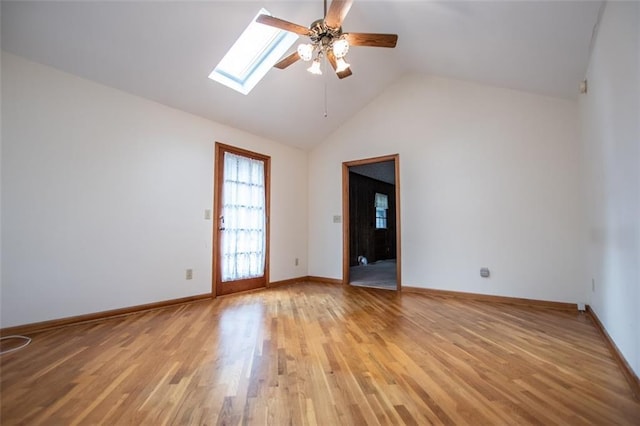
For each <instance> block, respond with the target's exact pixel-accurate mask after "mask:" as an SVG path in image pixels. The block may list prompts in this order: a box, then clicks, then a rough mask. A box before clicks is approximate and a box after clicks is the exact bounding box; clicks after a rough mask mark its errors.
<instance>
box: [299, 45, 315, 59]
mask: <svg viewBox="0 0 640 426" xmlns="http://www.w3.org/2000/svg"><path fill="white" fill-rule="evenodd" d="M298 55H299V56H300V59H302V60H303V61H305V62H307V61H310V60H311V58H312V57H313V46H312V45H310V44H304V43H303V44H300V45H299V46H298Z"/></svg>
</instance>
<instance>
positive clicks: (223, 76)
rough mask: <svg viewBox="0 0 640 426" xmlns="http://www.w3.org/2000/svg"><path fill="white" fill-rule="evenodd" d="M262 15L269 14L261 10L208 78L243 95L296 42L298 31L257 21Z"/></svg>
mask: <svg viewBox="0 0 640 426" xmlns="http://www.w3.org/2000/svg"><path fill="white" fill-rule="evenodd" d="M262 14H264V15H269V16H271V13H269V11H267V10H266V9H264V8H263V9H260V12H258V14H257V15H256V16H255V17H254V18H253V19H252V20H251V23H250V24H249V26H248V27H247V28H246V29H245V30H244V32H243V33H242V34H241V35H240V37H239V38H238V40H236V42H235V43H234V44H233V46H231V49H229V51H228V52H227V54H226V55H224V58H222V60H221V61H220V63H219V64H218V65H217V66H216V67H215V69H214V70H213V71H212V72H211V74H209V78H210V79H212V80H215V81H217V82H218V83H221V84H224V85H225V86H227V87H230V88H232V89H233V90H237V91H238V92H240V93H242V94H243V95H246V94H247V93H249V92H250V91H251V89H253V88H254V87H255V85H256V84H258V82H259V81H260V80H262V78H263V77H264V76H265V75H266V74H267V71H269V69H270V68H271V67H272V66H273V65H275V63H276V62H277V61H278V59H280V57H281V56H282V55H283V54H284V53H285V52H286V51H287V50H288V49H289V48H290V47H291V46H292V45H293V43H295V41H296V40H297V39H298V35H297V34H295V33H292V32H289V31H284V30H280V29H278V28H274V27H271V26H268V25H263V24H259V23H257V22H256V18H257V17H258V16H259V15H262Z"/></svg>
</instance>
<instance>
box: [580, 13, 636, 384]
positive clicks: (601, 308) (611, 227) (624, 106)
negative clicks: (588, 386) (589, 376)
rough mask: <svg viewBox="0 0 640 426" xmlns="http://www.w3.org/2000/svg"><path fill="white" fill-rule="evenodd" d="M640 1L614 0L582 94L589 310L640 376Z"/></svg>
mask: <svg viewBox="0 0 640 426" xmlns="http://www.w3.org/2000/svg"><path fill="white" fill-rule="evenodd" d="M639 28H640V4H639V3H636V2H611V3H608V4H607V6H606V9H605V13H604V15H603V17H602V21H601V24H600V29H599V31H598V36H597V39H596V43H595V45H594V49H593V52H592V55H591V60H590V63H589V70H588V73H587V79H588V83H589V91H588V94H587V95H585V96H582V97H581V101H580V114H581V127H582V139H583V141H584V147H585V159H586V166H587V167H586V171H587V173H586V181H587V188H588V191H587V206H586V209H585V210H586V212H587V213H588V226H589V233H588V235H589V245H588V262H587V270H588V272H589V274H590V275H589V281H590V279H591V278H593V280H594V284H595V289H593V290H592V288H591V283H590V282H589V284H588V287H589V293H591V300H590V303H591V307H592V308H593V310H594V311H595V312H596V314H597V315H598V317H599V318H600V320H601V321H602V323H603V325H604V326H605V328H606V329H607V331H608V333H609V335H610V336H611V337H612V339H613V340H614V341H615V343H616V345H617V346H618V348H619V349H620V351H621V352H622V354H623V355H624V357H625V358H626V359H627V361H628V362H629V364H630V365H631V367H632V368H633V369H634V371H635V372H636V374H638V375H640V327H639V324H640V317H639V313H638V312H640V310H639V309H638V308H639V307H640V64H639V62H640V32H639V31H640V30H639Z"/></svg>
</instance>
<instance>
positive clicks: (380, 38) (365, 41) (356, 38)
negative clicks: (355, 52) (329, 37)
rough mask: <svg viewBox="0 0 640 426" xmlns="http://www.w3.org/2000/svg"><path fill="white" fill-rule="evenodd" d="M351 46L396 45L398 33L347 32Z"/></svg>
mask: <svg viewBox="0 0 640 426" xmlns="http://www.w3.org/2000/svg"><path fill="white" fill-rule="evenodd" d="M344 37H345V38H346V39H347V41H348V42H349V45H351V46H372V47H396V43H397V42H398V35H397V34H371V33H346V34H344Z"/></svg>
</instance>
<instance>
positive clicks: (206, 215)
mask: <svg viewBox="0 0 640 426" xmlns="http://www.w3.org/2000/svg"><path fill="white" fill-rule="evenodd" d="M204 220H211V209H206V210H205V211H204Z"/></svg>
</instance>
